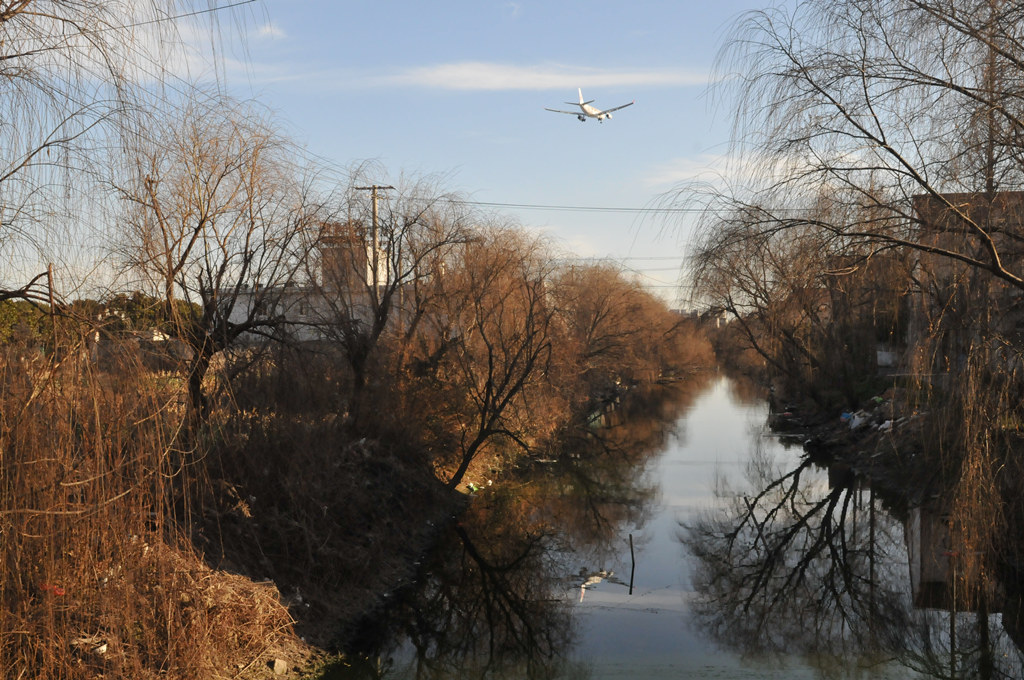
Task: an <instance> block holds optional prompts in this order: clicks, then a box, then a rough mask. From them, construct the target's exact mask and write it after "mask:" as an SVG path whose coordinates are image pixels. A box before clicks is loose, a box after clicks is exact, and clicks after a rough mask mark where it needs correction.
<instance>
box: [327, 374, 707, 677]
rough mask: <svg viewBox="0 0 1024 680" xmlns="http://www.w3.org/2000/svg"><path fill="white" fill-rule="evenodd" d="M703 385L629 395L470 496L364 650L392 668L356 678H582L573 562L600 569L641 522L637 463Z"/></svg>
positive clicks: (646, 483)
mask: <svg viewBox="0 0 1024 680" xmlns="http://www.w3.org/2000/svg"><path fill="white" fill-rule="evenodd" d="M703 386H704V381H700V384H698V381H696V380H694V381H692V383H688V384H687V386H686V388H685V389H684V388H682V387H680V386H676V387H673V388H666V389H664V390H662V393H661V394H659V395H655V396H653V397H652V398H651V399H650V400H635V401H634V402H633V403H632V404H631V405H630V406H628V407H624V409H623V410H620V411H618V412H616V413H615V414H613V417H612V418H610V421H611V422H610V424H608V425H607V426H606V427H602V428H598V429H593V428H586V429H578V430H575V431H573V432H571V433H569V434H567V435H566V436H565V437H564V439H563V445H562V446H561V447H560V449H561V455H551V456H550V457H548V458H546V459H545V462H544V463H538V464H536V465H533V466H530V467H529V469H526V470H523V471H520V473H517V474H516V475H514V476H512V477H509V478H506V479H503V480H502V481H501V483H500V484H495V485H494V486H493V487H489V488H484V489H482V490H481V491H480V492H478V493H477V494H476V496H475V497H473V498H472V499H471V500H470V502H469V504H468V506H467V508H466V510H465V511H464V512H463V513H462V514H461V515H460V516H459V517H458V518H457V520H454V521H453V522H452V524H451V525H450V526H449V527H447V528H446V529H445V530H444V531H443V535H442V537H441V539H440V541H439V544H438V546H437V547H436V549H435V550H433V551H432V554H431V555H430V556H429V557H428V558H427V559H426V560H424V562H423V563H422V564H421V566H420V568H419V574H418V576H417V580H416V581H417V582H416V583H415V584H413V585H411V586H410V587H409V588H408V589H407V592H406V593H405V594H404V597H402V598H401V600H402V601H401V602H400V603H398V604H396V605H395V606H394V607H393V608H392V611H391V612H389V619H388V621H387V622H386V623H383V624H382V626H381V629H380V630H376V631H374V632H373V634H372V637H373V638H374V640H373V641H372V643H371V644H369V645H367V648H366V649H364V650H363V652H364V653H365V654H367V655H368V656H369V658H373V659H378V660H379V659H394V660H395V661H394V662H393V663H392V662H387V663H381V662H379V661H377V662H374V663H371V664H369V665H368V666H364V667H363V669H361V671H360V673H359V674H358V677H390V676H391V675H393V674H400V675H402V676H410V677H416V678H455V677H458V678H472V677H479V678H483V677H488V678H502V677H517V678H522V677H527V678H552V677H560V678H582V677H588V676H589V671H588V669H587V668H585V667H582V666H580V665H579V664H574V663H572V662H569V661H567V660H566V657H567V656H568V654H569V651H570V648H571V646H572V643H573V641H574V637H575V634H576V628H575V625H574V621H573V617H572V604H573V599H574V598H575V597H578V593H579V587H580V583H581V582H582V581H581V580H580V579H581V577H580V575H579V574H580V566H581V563H582V564H583V565H584V566H585V567H586V568H587V569H591V568H594V569H597V568H600V567H601V565H603V564H607V563H608V562H610V561H611V559H612V557H611V556H612V555H613V554H618V553H619V552H620V551H621V550H622V549H623V547H624V545H626V543H625V539H626V534H627V530H626V529H625V528H624V527H626V523H627V522H628V523H629V526H630V527H634V526H639V525H640V524H642V522H643V521H644V519H645V518H646V516H647V513H649V507H648V506H649V505H650V502H651V500H652V498H653V497H654V495H655V493H656V490H657V486H656V484H654V483H652V482H651V480H649V479H646V477H645V474H644V471H645V463H646V462H647V461H648V460H649V459H650V457H651V456H652V454H653V453H655V452H657V451H659V450H660V448H661V447H662V446H663V445H664V442H665V439H666V437H667V436H668V434H669V433H670V432H671V430H672V426H673V424H674V422H675V420H676V418H677V415H678V413H679V411H680V409H682V408H684V407H686V406H687V405H689V404H690V403H692V402H693V400H694V399H695V396H696V395H697V394H698V393H699V391H700V389H701V388H702V387H703ZM585 571H586V569H585ZM399 666H401V667H402V668H401V669H399V668H398V667H399ZM346 677H352V676H350V675H346Z"/></svg>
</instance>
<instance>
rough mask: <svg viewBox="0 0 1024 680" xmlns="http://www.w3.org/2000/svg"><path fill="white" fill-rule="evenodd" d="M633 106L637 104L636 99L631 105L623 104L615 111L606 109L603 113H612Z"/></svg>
mask: <svg viewBox="0 0 1024 680" xmlns="http://www.w3.org/2000/svg"><path fill="white" fill-rule="evenodd" d="M633 104H636V100H635V99H634V100H633V101H631V102H630V103H628V104H623V105H622V106H616V107H615V108H614V109H605V110H604V111H602V112H601V113H611V112H612V111H618V110H619V109H624V108H626V107H627V106H632V105H633Z"/></svg>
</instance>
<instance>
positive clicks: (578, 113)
mask: <svg viewBox="0 0 1024 680" xmlns="http://www.w3.org/2000/svg"><path fill="white" fill-rule="evenodd" d="M627 106H628V105H627ZM544 110H545V111H550V112H551V113H568V114H569V115H570V116H581V115H583V112H582V111H559V110H558V109H548V108H545V109H544Z"/></svg>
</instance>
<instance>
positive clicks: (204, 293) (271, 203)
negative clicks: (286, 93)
mask: <svg viewBox="0 0 1024 680" xmlns="http://www.w3.org/2000/svg"><path fill="white" fill-rule="evenodd" d="M296 159H297V155H296V154H295V152H294V149H293V148H292V147H291V146H290V144H289V143H288V142H287V141H286V140H284V139H283V138H282V137H280V136H279V135H278V134H277V132H276V131H275V129H274V127H273V125H272V124H271V122H270V121H269V120H268V119H267V117H266V116H265V115H264V113H263V112H262V111H261V110H260V109H258V108H255V107H253V106H250V105H245V104H242V103H238V102H233V101H231V100H228V99H225V98H211V99H207V100H205V101H202V102H196V101H192V102H191V103H190V104H189V105H188V106H187V107H186V108H185V109H184V110H183V111H182V112H180V115H178V114H173V117H172V118H170V119H169V120H168V119H164V118H161V119H159V120H158V121H157V123H156V125H155V126H154V127H153V128H151V134H150V135H149V136H147V137H146V138H144V142H143V143H142V145H141V146H140V148H138V149H137V150H136V156H135V160H136V164H135V168H134V173H133V174H132V175H131V176H129V177H128V178H127V179H126V180H125V182H124V183H123V184H122V185H121V186H120V192H121V195H122V198H123V199H124V204H125V207H126V211H125V213H124V220H123V226H124V232H123V238H124V249H125V250H124V251H125V253H126V255H127V264H128V265H129V266H130V268H131V269H132V270H133V271H134V272H136V273H137V274H138V275H139V276H140V278H141V281H142V282H143V284H144V285H145V286H146V287H147V288H148V289H149V290H150V291H152V293H153V294H154V296H155V297H156V298H158V299H159V300H160V301H161V304H162V308H163V309H162V316H163V318H164V319H166V320H167V322H168V325H167V329H168V330H169V331H170V333H171V334H172V335H173V336H174V337H175V338H177V339H178V340H180V341H182V342H183V343H184V344H185V345H186V346H187V348H188V350H189V352H188V355H189V358H188V360H187V365H186V369H185V373H186V376H187V380H188V388H189V397H190V403H191V405H192V408H193V413H194V414H196V415H198V416H200V417H202V416H205V415H206V412H207V409H208V403H207V397H206V394H205V392H204V387H203V380H204V378H205V376H206V374H207V371H208V369H209V367H210V363H211V360H212V359H213V357H214V356H216V355H217V354H218V353H219V352H222V351H224V350H226V349H228V348H230V347H232V346H234V345H236V344H238V343H239V342H241V341H244V340H245V339H249V340H258V339H259V338H272V337H280V336H281V335H282V330H283V329H284V327H285V325H286V324H288V323H290V322H291V321H294V319H290V318H289V315H288V313H287V312H288V308H289V306H290V305H291V304H292V303H293V302H294V299H295V296H296V292H295V291H293V290H292V287H293V286H294V284H296V283H298V281H299V280H300V274H301V272H303V271H304V267H305V264H306V259H307V256H308V255H309V252H310V250H311V247H312V245H313V244H314V243H316V242H317V241H318V240H319V229H321V228H322V225H323V224H324V222H325V219H324V217H323V214H322V212H321V211H322V204H321V203H319V202H317V201H314V200H313V198H312V187H311V183H310V181H309V179H310V178H309V176H308V175H307V174H306V171H305V170H304V169H303V168H302V166H301V165H300V164H299V163H298V162H297V160H296Z"/></svg>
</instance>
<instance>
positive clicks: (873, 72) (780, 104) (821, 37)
mask: <svg viewBox="0 0 1024 680" xmlns="http://www.w3.org/2000/svg"><path fill="white" fill-rule="evenodd" d="M1022 18H1024V7H1022V6H1021V5H1020V3H1012V2H1005V1H1004V0H969V1H968V2H961V1H954V0H852V1H849V2H838V1H836V0H810V1H808V2H804V3H800V4H798V5H796V6H795V7H786V8H777V9H771V10H766V11H761V12H753V13H750V14H747V15H745V16H744V17H743V18H742V19H740V21H739V23H738V25H737V27H736V33H735V38H734V39H733V40H732V41H731V42H730V43H729V45H728V46H727V48H726V49H725V51H724V52H723V55H722V59H721V62H720V64H721V67H722V69H723V70H724V71H727V72H729V71H732V75H734V76H735V77H729V78H724V79H723V83H726V84H725V85H724V86H725V87H735V88H736V90H735V92H736V94H737V96H738V104H739V105H738V109H737V110H738V115H737V120H736V123H737V125H736V131H737V138H736V141H737V145H736V148H737V150H738V152H739V155H740V156H742V157H743V159H744V160H745V161H748V162H749V166H748V167H752V168H754V172H753V173H751V176H752V177H755V178H756V179H755V180H753V181H750V182H749V183H748V184H747V186H744V187H742V189H740V190H737V191H727V192H719V193H717V194H716V195H715V196H713V200H712V202H711V205H712V206H713V210H711V211H709V212H708V214H707V220H706V222H705V225H706V226H707V230H706V231H705V235H706V238H705V239H704V241H703V245H704V253H703V254H704V256H705V262H713V263H714V262H717V263H722V262H724V261H725V260H723V259H721V258H719V259H716V255H717V254H718V253H721V254H722V255H723V256H726V255H727V254H729V253H731V252H733V251H734V248H735V246H736V244H737V241H736V240H734V239H722V238H721V236H722V233H723V230H722V228H723V227H724V228H726V229H729V228H731V227H732V226H734V225H735V224H736V223H737V222H738V221H739V222H742V223H743V227H744V230H745V231H744V233H743V234H741V235H738V237H739V238H740V239H742V240H746V242H750V241H754V242H756V241H757V240H758V239H764V238H765V237H771V238H776V237H777V235H780V234H781V235H785V234H791V235H793V234H798V233H799V234H807V233H810V234H813V235H814V237H815V238H816V239H818V241H819V242H820V243H822V244H823V247H827V248H828V249H829V250H830V251H831V252H834V253H836V254H837V255H838V256H840V257H841V260H840V261H841V262H842V263H843V267H842V268H841V269H836V270H833V271H831V272H829V273H832V274H835V275H840V274H843V273H848V272H851V271H855V270H857V269H858V268H860V270H861V271H863V269H864V268H865V267H866V266H867V265H868V263H870V262H872V261H873V260H877V258H878V257H879V256H880V255H882V254H885V253H896V254H897V255H898V256H899V257H900V258H904V259H905V260H906V261H907V262H908V263H909V266H908V268H907V271H908V274H907V275H906V279H905V281H906V288H908V289H911V290H914V291H915V293H916V295H917V297H918V306H917V314H918V318H917V319H916V320H915V323H916V324H917V325H916V329H915V331H916V333H915V335H913V336H912V338H911V340H912V342H914V343H915V344H916V345H917V346H918V348H919V349H920V355H921V356H923V357H924V359H923V361H921V362H918V363H917V364H914V365H911V368H912V369H917V370H918V371H919V372H921V373H923V374H931V373H935V372H945V373H946V374H947V376H948V377H947V378H945V379H944V380H945V382H944V383H942V384H940V383H937V382H936V381H934V380H932V379H931V378H929V377H928V376H925V379H924V380H923V383H922V387H923V388H924V394H925V396H926V397H927V396H928V395H932V396H934V395H935V394H936V393H937V392H934V391H932V390H933V389H934V388H936V387H942V388H949V389H943V390H942V392H943V393H944V394H945V395H947V396H949V397H950V399H949V401H947V402H944V403H939V402H935V401H933V402H932V404H931V406H932V407H933V412H935V413H941V414H942V415H941V416H940V417H939V418H938V419H937V423H936V426H935V427H934V428H933V429H932V430H931V433H932V434H934V435H936V441H933V442H931V446H930V447H929V450H930V451H933V452H937V453H935V454H934V455H935V456H936V457H937V458H942V459H943V460H944V461H945V467H944V468H943V469H945V470H947V471H948V472H949V474H950V475H951V478H949V479H947V480H946V482H947V484H948V487H947V489H948V491H949V494H950V496H951V497H952V498H953V500H952V501H951V505H952V506H953V507H954V508H957V509H956V513H955V517H954V519H953V521H952V523H951V527H952V529H951V530H952V531H953V532H954V537H953V539H952V540H954V541H956V542H958V543H960V542H962V544H963V545H964V551H965V554H972V555H976V556H978V558H977V559H976V560H975V561H976V562H977V563H978V564H975V565H973V566H971V567H970V568H967V569H963V570H961V572H960V573H961V575H963V574H973V575H975V576H977V578H979V579H983V578H987V576H985V574H991V573H993V566H994V565H993V563H992V562H991V561H990V559H989V558H991V557H993V555H994V552H993V551H996V550H1004V551H1010V552H1013V553H1016V552H1019V550H1018V549H1015V548H1012V547H1010V548H1008V547H1007V546H1006V545H1005V542H1003V544H1002V545H1001V546H998V547H996V543H998V541H996V540H995V539H996V537H998V536H1000V535H1006V534H1011V535H1012V534H1014V533H1017V532H1016V531H1015V530H1008V529H1007V527H1006V522H1008V521H1012V520H1009V519H1006V517H1010V518H1013V517H1017V520H1013V521H1017V522H1019V521H1020V518H1024V511H1022V510H1024V509H1022V508H1020V507H1017V506H1018V505H1019V498H1020V494H1019V493H1018V492H1017V491H1013V492H1010V493H1009V494H1006V495H1004V496H1003V497H1004V499H1005V500H1006V503H1005V505H1004V506H1002V507H1000V508H996V509H994V510H993V511H992V512H985V513H980V514H979V513H977V512H974V511H973V510H971V508H972V507H973V508H974V509H977V504H976V503H973V502H972V501H971V500H970V499H977V498H988V499H994V498H999V497H1000V496H1001V494H1003V493H1004V492H1005V490H1006V488H1013V489H1017V490H1019V483H1018V482H1015V481H1013V478H1014V476H1015V475H1019V466H1018V465H1017V463H1016V460H1017V459H1018V458H1019V456H1015V455H1013V453H1012V449H1013V447H1008V446H1006V445H1005V444H1006V441H1007V436H1006V430H1007V428H1009V429H1011V430H1014V431H1015V430H1016V429H1017V428H1016V426H1015V425H1014V424H1013V423H1015V422H1019V418H1020V413H1019V404H1020V394H1021V383H1020V381H1019V380H1018V378H1017V377H1016V376H1015V375H1014V373H1013V372H1012V371H1010V370H1004V369H1009V368H1012V367H1013V366H1015V365H1017V364H1018V363H1019V359H1020V357H1021V354H1022V350H1024V346H1022V345H1021V343H1020V341H1019V333H1017V331H1016V324H1017V313H1016V309H1017V307H1018V306H1019V305H1018V301H1019V299H1020V296H1021V294H1022V293H1024V250H1022V247H1021V246H1022V240H1024V219H1022V215H1024V211H1022V210H1021V206H1022V205H1024V204H1022V198H1024V196H1022V194H1020V193H1019V191H1020V189H1021V188H1022V184H1024V162H1022V161H1024V155H1022V151H1024V149H1022V140H1024V134H1022V133H1024V86H1022V81H1021V79H1020V78H1019V73H1020V72H1021V68H1022V66H1024V21H1022ZM823 196H824V197H827V198H828V200H829V201H830V204H831V206H832V209H831V210H830V211H828V212H824V213H823V212H822V211H820V210H818V209H817V206H818V204H819V202H820V201H821V200H822V197H823ZM726 269H727V268H726ZM823 273H825V272H823ZM712 280H713V281H717V282H719V283H723V284H724V285H727V286H728V285H731V284H730V283H729V282H728V280H727V279H723V278H721V277H719V278H717V279H712ZM958 374H960V375H971V376H973V377H971V379H970V380H969V381H958ZM979 375H980V376H983V377H981V378H979V377H978V376H979ZM940 409H941V410H940ZM993 447H995V448H993ZM1004 464H1009V467H1004V466H1003V465H1004ZM1011 468H1012V469H1013V470H1016V471H1018V472H1017V473H1014V474H1013V475H1011V474H1009V470H1010V469H1011ZM1001 484H1005V485H1006V486H1003V487H1001V486H1000V485H1001ZM911 500H912V499H911ZM1007 567H1008V562H1006V561H1003V562H1001V563H1000V564H999V565H997V569H1004V570H1005V569H1006V568H1007ZM1012 573H1015V572H1012ZM1010 580H1011V581H1014V582H1016V581H1017V580H1019V579H1016V577H1013V578H1011V579H1010ZM974 585H977V583H974V584H969V586H970V587H961V588H960V589H959V592H961V593H976V592H978V591H977V590H976V589H975V588H974V587H973V586H974Z"/></svg>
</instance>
